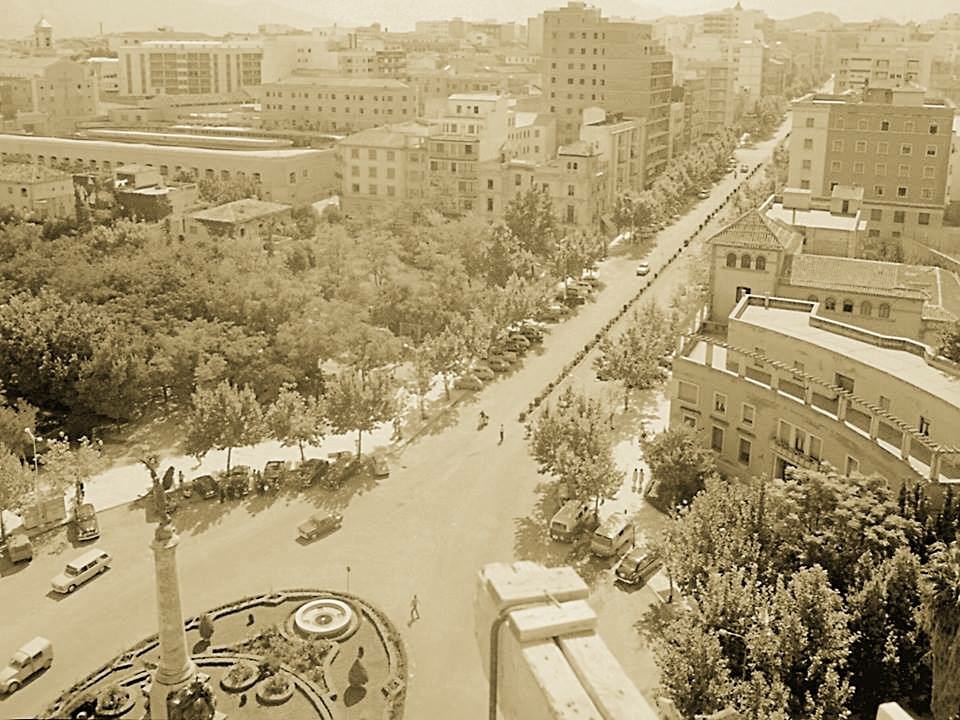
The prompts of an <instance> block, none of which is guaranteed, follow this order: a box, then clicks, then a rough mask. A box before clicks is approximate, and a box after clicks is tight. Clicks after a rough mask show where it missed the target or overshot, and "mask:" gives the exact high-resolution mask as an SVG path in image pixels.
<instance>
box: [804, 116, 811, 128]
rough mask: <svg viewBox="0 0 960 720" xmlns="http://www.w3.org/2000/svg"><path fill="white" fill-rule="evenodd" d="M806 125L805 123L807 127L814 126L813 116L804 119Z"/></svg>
mask: <svg viewBox="0 0 960 720" xmlns="http://www.w3.org/2000/svg"><path fill="white" fill-rule="evenodd" d="M804 125H805V126H806V127H813V118H812V117H809V118H807V119H806V120H805V121H804Z"/></svg>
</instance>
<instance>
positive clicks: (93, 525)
mask: <svg viewBox="0 0 960 720" xmlns="http://www.w3.org/2000/svg"><path fill="white" fill-rule="evenodd" d="M73 522H74V524H75V525H76V528H77V540H78V541H80V542H86V541H87V540H96V539H97V538H98V537H100V523H99V522H97V511H96V510H95V509H94V508H93V503H84V504H83V505H81V506H80V507H78V508H77V514H76V515H75V516H74V518H73Z"/></svg>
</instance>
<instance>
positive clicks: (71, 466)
mask: <svg viewBox="0 0 960 720" xmlns="http://www.w3.org/2000/svg"><path fill="white" fill-rule="evenodd" d="M45 445H46V447H45V449H44V451H43V454H42V455H41V456H40V459H39V463H40V467H41V468H43V472H41V473H40V478H39V480H40V482H41V483H42V484H44V485H46V486H47V487H49V488H50V489H51V490H52V491H54V492H58V493H62V492H63V491H64V490H68V489H73V488H76V487H77V485H78V483H82V482H86V481H87V480H88V479H89V478H90V477H92V476H93V475H95V474H97V473H98V472H100V471H101V470H103V467H104V461H103V457H102V456H101V449H102V447H103V443H102V442H100V441H96V442H94V441H91V440H89V439H88V438H86V437H81V438H80V439H79V440H77V441H76V443H71V442H70V438H68V437H67V436H66V435H64V434H62V433H61V434H60V437H58V438H53V439H48V440H46V441H45Z"/></svg>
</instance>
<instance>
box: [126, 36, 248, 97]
mask: <svg viewBox="0 0 960 720" xmlns="http://www.w3.org/2000/svg"><path fill="white" fill-rule="evenodd" d="M117 55H118V58H119V61H120V65H119V76H120V77H119V85H120V94H122V95H201V94H206V93H221V92H227V93H228V92H233V91H235V90H238V89H240V88H255V87H256V86H258V85H260V82H261V75H260V63H261V60H262V57H263V48H262V46H261V44H260V43H259V42H257V41H239V40H238V41H231V42H223V41H218V40H147V41H143V42H138V43H137V44H129V45H125V44H121V45H119V46H118V47H117Z"/></svg>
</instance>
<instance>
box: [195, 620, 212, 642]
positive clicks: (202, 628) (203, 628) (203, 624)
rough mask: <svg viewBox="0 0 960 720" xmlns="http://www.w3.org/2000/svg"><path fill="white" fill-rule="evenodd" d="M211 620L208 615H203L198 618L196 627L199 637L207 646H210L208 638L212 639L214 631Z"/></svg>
mask: <svg viewBox="0 0 960 720" xmlns="http://www.w3.org/2000/svg"><path fill="white" fill-rule="evenodd" d="M214 629H215V628H214V625H213V618H212V617H210V615H209V614H208V613H204V614H203V615H201V616H200V624H199V626H198V627H197V631H198V632H199V633H200V637H201V638H202V639H203V642H205V643H206V644H207V645H209V644H210V638H212V637H213V631H214Z"/></svg>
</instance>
